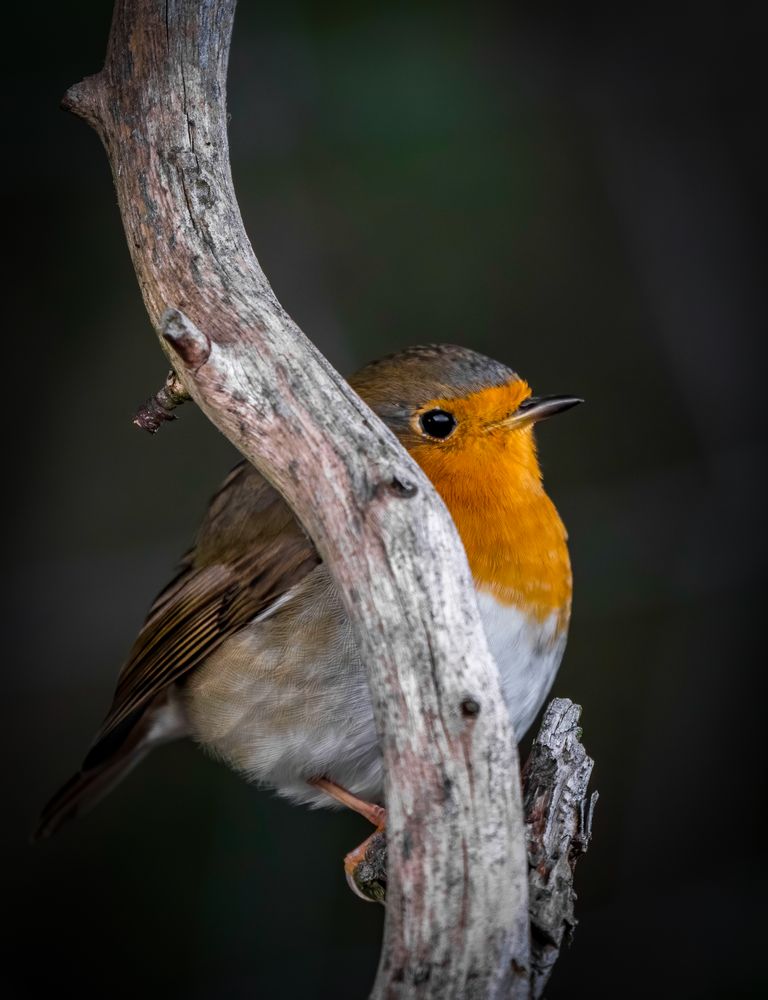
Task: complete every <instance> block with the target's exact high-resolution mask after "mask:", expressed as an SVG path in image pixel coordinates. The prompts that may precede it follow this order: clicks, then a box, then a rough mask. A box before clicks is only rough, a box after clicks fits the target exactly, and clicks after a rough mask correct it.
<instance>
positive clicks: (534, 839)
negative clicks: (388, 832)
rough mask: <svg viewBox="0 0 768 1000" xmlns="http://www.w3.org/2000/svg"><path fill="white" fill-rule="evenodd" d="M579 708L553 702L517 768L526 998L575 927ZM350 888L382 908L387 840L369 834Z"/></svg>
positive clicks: (584, 770)
mask: <svg viewBox="0 0 768 1000" xmlns="http://www.w3.org/2000/svg"><path fill="white" fill-rule="evenodd" d="M580 715H581V707H580V706H579V705H574V704H573V702H571V701H569V700H568V699H567V698H554V699H553V700H552V701H551V702H550V703H549V705H548V706H547V709H546V711H545V713H544V718H543V720H542V723H541V728H540V729H539V732H538V734H537V736H536V738H535V739H534V741H533V745H532V746H531V752H530V754H529V756H528V759H527V761H526V763H525V767H524V768H523V805H524V811H525V830H526V840H527V847H528V880H529V893H530V903H529V910H530V918H531V966H530V968H531V974H530V978H531V998H532V1000H536V998H538V997H541V996H542V995H543V992H544V988H545V986H546V984H547V981H548V980H549V976H550V974H551V972H552V969H553V967H554V964H555V962H556V961H557V958H558V956H559V954H560V948H561V947H562V944H563V941H564V940H566V939H567V938H569V937H570V935H571V934H572V932H573V929H574V927H575V926H576V923H577V921H576V917H575V915H574V903H575V900H576V893H575V892H574V888H573V879H574V869H575V867H576V861H577V860H578V858H579V857H580V856H581V855H582V854H584V853H585V852H586V850H587V847H588V846H589V840H590V837H591V833H592V813H593V811H594V808H595V803H596V802H597V797H598V796H597V792H593V793H592V794H591V795H589V793H588V786H589V779H590V775H591V773H592V767H593V764H594V762H593V761H592V760H591V758H590V757H588V756H587V752H586V750H585V749H584V747H583V746H582V744H581V730H580V729H579V727H578V721H579V716H580ZM352 877H353V878H354V880H355V882H356V884H357V887H358V889H359V890H360V891H361V892H362V893H363V895H365V896H367V897H368V898H369V899H371V900H373V901H375V902H379V903H383V902H384V901H385V899H386V894H387V840H386V837H385V836H384V834H383V833H380V834H376V836H375V837H373V839H372V840H371V843H370V845H369V847H368V850H367V851H366V854H365V858H364V860H363V861H361V862H360V864H359V865H358V866H357V867H356V868H355V869H354V871H353V872H352Z"/></svg>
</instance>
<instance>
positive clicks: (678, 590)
mask: <svg viewBox="0 0 768 1000" xmlns="http://www.w3.org/2000/svg"><path fill="white" fill-rule="evenodd" d="M110 12H111V4H110V2H109V0H99V2H81V3H78V4H76V5H74V7H72V6H68V5H57V6H54V5H50V6H49V7H48V8H46V6H45V5H43V6H42V7H41V6H40V5H34V6H33V5H28V10H27V11H26V13H25V12H24V11H17V12H16V15H15V16H16V17H18V18H19V19H20V21H19V25H20V30H21V31H22V32H23V33H22V35H21V36H17V35H13V36H11V35H9V36H8V37H9V38H11V37H13V38H17V37H19V38H20V39H21V40H20V42H19V44H18V46H16V45H15V44H14V45H13V46H10V43H9V46H10V47H12V48H17V51H16V53H15V57H14V53H12V52H11V53H9V54H8V61H7V62H6V72H7V80H6V81H5V83H4V86H3V100H4V104H5V110H4V121H5V126H6V128H5V131H6V136H7V137H8V139H9V144H8V146H7V149H6V152H5V156H4V158H3V169H4V171H5V172H6V180H5V183H4V184H3V190H2V196H3V219H4V223H5V226H6V249H7V250H10V256H11V257H12V258H13V259H12V261H11V266H13V265H15V267H14V270H13V273H12V276H11V279H10V281H9V282H8V287H7V289H6V293H5V302H6V306H5V323H6V335H5V342H6V351H8V349H9V348H10V352H9V353H7V354H6V359H7V360H6V369H5V370H6V391H5V398H4V405H5V413H6V422H5V431H4V435H3V443H4V458H5V463H4V464H5V468H6V486H5V489H4V491H3V493H4V498H5V500H6V501H7V502H9V503H10V505H11V507H10V510H9V512H8V514H7V515H6V521H5V523H6V525H8V526H9V527H10V531H9V532H8V533H7V534H8V538H7V541H6V546H7V548H6V551H7V553H8V557H9V558H8V564H9V572H7V573H6V574H5V581H6V588H7V594H6V597H5V606H6V610H7V611H8V612H9V616H8V627H7V629H6V633H5V635H6V643H7V646H6V656H5V659H6V671H5V697H4V699H3V705H4V706H5V707H4V713H3V718H2V735H3V739H4V743H5V747H4V754H3V758H4V761H5V762H6V764H7V769H6V770H7V773H6V775H5V777H4V779H3V786H4V791H5V800H6V809H5V811H4V820H3V823H2V827H1V829H2V837H3V855H2V858H3V865H2V867H3V879H4V882H5V883H6V885H5V888H4V890H3V898H4V904H5V905H4V909H5V911H6V915H7V916H8V917H9V918H10V923H9V928H8V930H7V931H6V934H5V936H4V944H5V945H6V946H9V948H10V951H9V956H8V957H7V958H6V959H5V960H4V961H3V963H2V971H1V972H0V980H5V982H3V985H4V986H6V990H5V995H6V996H9V997H28V996H31V995H37V994H39V993H43V994H45V993H48V994H54V993H55V994H56V995H58V994H64V993H71V994H73V995H75V996H78V997H81V998H90V997H103V996H105V995H109V996H111V997H123V996H125V997H135V996H143V997H152V996H155V995H157V996H164V997H185V998H200V1000H209V998H214V997H215V998H241V997H242V998H251V997H256V996H265V997H290V998H292V997H308V998H312V997H321V998H325V997H334V998H336V997H337V998H340V1000H341V998H358V997H363V996H365V994H366V990H367V989H368V987H369V986H370V984H371V982H372V979H373V976H374V973H375V969H376V962H377V956H378V947H379V935H380V930H381V923H382V916H383V911H382V910H381V909H380V908H379V907H375V906H366V905H364V904H363V903H361V902H360V901H358V900H357V899H356V898H354V897H353V896H352V895H351V894H350V893H349V892H348V890H347V888H346V885H345V882H344V879H343V877H342V873H341V868H340V862H341V857H342V855H343V854H344V852H345V851H346V850H348V849H349V848H350V847H352V846H354V845H355V844H356V843H358V842H359V841H360V840H361V839H362V837H363V836H364V835H367V832H368V831H367V829H366V827H365V824H364V823H363V821H362V820H360V819H359V818H358V817H355V816H351V815H340V814H330V813H328V814H325V813H322V812H308V811H306V810H300V809H296V808H294V807H291V806H289V805H286V804H284V803H282V802H280V801H277V800H276V799H274V798H273V797H272V796H270V795H269V794H268V793H264V792H259V791H257V790H255V789H253V788H250V787H248V786H247V785H246V784H245V783H244V782H243V781H242V780H240V779H239V778H237V777H236V776H235V775H233V774H231V773H230V772H229V771H227V770H225V769H224V768H223V767H221V766H218V765H216V764H215V763H213V762H211V761H210V760H208V759H206V758H205V757H204V756H203V755H202V754H201V753H200V752H198V751H197V750H195V749H194V748H193V747H192V746H188V745H179V746H175V747H170V748H167V749H165V750H163V751H160V752H158V753H156V754H155V755H154V756H153V757H151V758H150V759H149V760H147V761H146V762H145V763H144V764H143V765H142V766H141V767H140V769H139V770H137V771H136V772H134V774H133V775H132V776H131V777H130V778H129V779H128V780H127V781H126V782H125V784H124V785H123V786H122V787H120V789H119V790H118V791H117V792H115V793H114V794H113V795H112V796H111V797H110V798H109V799H108V800H106V801H105V802H104V803H103V804H102V805H101V806H100V807H99V808H98V809H97V810H96V811H95V812H94V813H92V814H91V815H90V816H88V817H87V818H86V819H84V820H82V821H81V822H79V823H78V824H77V825H75V826H71V827H69V828H67V830H66V831H65V832H62V834H61V835H60V836H59V837H57V838H56V839H54V840H52V841H50V842H47V843H44V844H42V845H39V846H37V847H36V848H34V849H32V848H30V847H29V846H28V844H27V835H28V832H29V830H30V829H31V827H32V826H33V824H34V821H35V817H36V814H37V811H38V810H39V808H40V806H41V805H42V804H43V802H44V801H45V799H46V798H47V797H48V796H49V794H50V793H52V792H53V791H54V789H55V788H56V787H57V785H58V784H59V783H60V782H61V781H62V780H63V779H65V778H66V777H68V775H69V774H70V773H71V772H72V771H73V769H74V768H75V767H76V766H77V764H78V763H79V760H80V758H81V756H82V754H83V752H84V750H85V748H86V746H87V744H88V742H89V740H90V738H91V736H92V734H93V733H94V731H95V729H96V728H97V726H98V723H99V722H100V720H101V717H102V715H103V713H104V711H105V709H106V707H107V704H108V701H109V699H110V696H111V692H112V688H113V684H114V681H115V677H116V672H117V669H118V667H119V665H120V663H121V660H122V658H123V657H124V655H125V653H126V651H127V649H128V647H129V645H130V643H131V641H132V639H133V637H134V635H135V632H136V630H137V628H138V627H139V625H140V622H141V620H142V617H143V614H144V613H145V611H146V609H147V606H148V604H149V602H150V600H151V598H152V597H153V595H154V593H155V592H156V591H157V590H158V589H159V588H160V587H161V586H162V585H163V584H164V583H165V582H166V581H167V579H168V578H169V575H170V573H171V572H172V569H173V566H174V564H175V562H176V560H177V558H178V557H179V556H180V554H181V553H182V552H183V550H184V549H185V547H186V546H187V544H188V542H189V541H190V540H191V538H192V536H193V534H194V531H195V528H196V525H197V522H198V519H199V517H200V516H201V514H202V511H203V509H204V507H205V504H206V501H207V499H208V497H209V496H210V495H211V493H212V492H213V491H214V490H215V488H216V486H217V484H218V482H219V480H220V479H221V477H222V476H223V475H224V474H225V473H226V472H227V470H228V469H229V468H230V466H231V465H232V464H233V463H234V462H235V460H236V458H237V456H236V455H235V454H234V452H233V450H232V448H231V447H230V446H229V445H228V444H227V443H226V442H225V441H224V440H223V439H222V438H221V437H219V436H218V434H217V432H216V431H214V429H213V428H212V427H211V426H210V425H209V424H208V423H207V422H206V420H205V419H204V418H202V417H201V415H200V414H199V413H198V412H196V411H195V409H194V408H193V407H192V406H189V407H186V408H184V409H183V410H182V411H180V414H179V417H180V419H179V420H178V422H177V423H175V424H173V425H168V426H166V427H165V428H164V429H163V430H162V432H161V433H160V434H159V435H158V436H157V437H156V438H154V439H152V438H150V437H149V436H147V435H145V434H142V433H141V432H139V431H138V430H137V429H136V428H134V427H133V426H132V424H131V417H132V415H133V413H134V411H135V409H136V407H137V406H138V404H139V403H140V402H142V401H143V399H145V398H146V397H147V396H148V395H149V394H150V393H152V392H153V391H154V390H155V389H156V388H157V387H159V385H160V384H161V382H162V379H163V377H164V374H165V370H166V369H165V365H164V359H163V357H162V355H161V353H160V351H159V350H158V347H157V343H156V340H155V336H154V334H153V332H152V330H151V329H150V328H149V325H148V321H147V318H146V315H145V312H144V309H143V306H142V303H141V299H140V296H139V292H138V288H137V285H136V281H135V279H134V275H133V272H132V268H131V264H130V260H129V257H128V253H127V250H126V247H125V244H124V241H123V235H122V230H121V227H120V221H119V217H118V213H117V209H116V205H115V199H114V195H113V190H112V183H111V179H110V176H109V172H108V167H107V162H106V158H105V156H104V154H103V152H102V150H101V148H100V146H99V143H98V140H97V138H96V136H95V134H94V133H93V132H91V131H90V130H89V129H88V128H87V127H86V126H85V125H84V124H83V123H82V122H79V121H76V120H75V119H73V118H71V117H70V116H67V115H65V114H63V113H62V112H60V111H59V110H58V101H59V99H60V97H61V95H62V94H63V93H64V91H65V89H66V88H67V86H68V85H70V84H71V83H73V82H75V81H76V80H78V79H79V78H80V77H82V76H84V75H86V74H88V73H91V72H94V71H96V70H97V69H98V68H99V67H100V66H101V63H102V59H103V53H104V48H105V43H106V37H107V31H108V27H109V20H110ZM757 12H758V6H757V5H739V7H738V10H736V9H734V5H728V6H727V7H726V5H724V4H723V5H720V6H719V9H718V7H707V6H706V5H696V6H694V5H686V6H682V5H681V6H680V7H679V8H678V9H677V10H676V11H675V10H674V8H672V7H668V9H667V10H666V11H665V12H664V13H660V14H658V15H657V14H653V13H651V12H650V10H648V9H647V7H646V5H640V4H635V5H633V4H623V5H611V6H610V7H609V6H606V8H605V9H603V10H598V9H594V10H590V9H589V7H587V6H584V5H573V7H569V6H565V5H564V6H563V8H562V9H561V10H559V11H558V10H557V9H555V8H551V7H549V6H547V7H546V9H544V8H543V7H541V6H540V5H534V4H512V5H510V6H509V7H508V8H507V9H505V10H503V11H502V10H500V9H495V8H493V7H485V6H480V5H469V4H467V5H465V6H462V7H455V6H449V5H445V4H441V5H427V4H424V5H405V4H397V3H393V4H387V5H381V6H380V7H379V8H378V9H374V8H371V9H367V8H366V9H361V8H359V7H358V5H353V4H342V3H338V4H337V3H327V4H323V5H320V4H313V3H306V2H297V0H283V2H281V3H280V4H272V5H266V4H258V3H243V4H242V7H241V9H240V12H239V15H238V21H237V23H236V30H235V38H234V42H233V47H232V56H231V73H230V97H229V104H230V111H231V114H232V119H231V144H232V163H233V172H234V177H235V184H236V187H237V190H238V194H239V198H240V204H241V207H242V211H243V215H244V218H245V222H246V225H247V228H248V230H249V233H250V236H251V238H252V241H253V244H254V247H255V249H256V252H257V255H258V256H259V259H260V261H261V263H262V265H263V267H264V269H265V271H266V273H267V275H268V276H269V278H270V279H271V281H272V284H273V286H274V288H275V291H276V293H277V295H278V297H279V298H280V300H281V301H282V303H283V304H284V305H285V307H286V308H287V309H288V311H289V312H290V313H291V314H292V315H293V316H294V317H295V319H296V320H297V321H298V322H299V324H300V325H301V326H302V328H303V329H304V330H305V331H306V332H307V334H308V335H309V336H310V337H311V338H312V339H313V340H314V341H315V342H316V343H317V344H318V346H319V347H320V348H321V350H322V351H323V352H324V353H325V354H326V355H327V356H328V357H329V359H330V360H331V361H332V363H333V364H334V365H336V366H337V367H338V368H339V369H340V370H341V371H342V372H345V373H349V372H351V371H353V370H354V369H355V368H357V367H358V366H359V365H360V364H362V363H363V362H365V361H367V360H369V359H371V358H373V357H375V356H377V355H380V354H382V353H386V352H389V351H392V350H395V349H397V348H400V347H403V346H405V345H408V344H413V343H419V342H425V341H426V342H429V341H447V342H456V343H460V344H464V345H466V346H469V347H472V348H475V349H477V350H479V351H482V352H485V353H487V354H490V355H492V356H494V357H496V358H499V359H500V360H502V361H504V362H507V363H510V364H511V365H513V366H514V367H515V368H516V369H517V370H518V371H519V372H521V373H522V374H523V375H524V376H525V377H526V378H528V379H529V380H530V381H531V382H532V384H533V386H534V387H535V389H536V390H537V391H539V392H544V393H550V392H555V393H561V392H575V393H578V394H581V395H583V396H585V397H586V399H587V400H588V405H587V406H585V407H582V408H580V409H579V410H577V411H575V412H574V413H573V414H570V415H568V417H567V418H564V419H563V420H562V422H561V421H557V422H554V423H553V424H551V425H546V426H545V427H543V428H542V429H541V431H540V434H539V440H540V447H541V453H542V458H543V465H544V470H545V477H546V481H547V484H548V487H549V490H550V493H551V494H552V495H553V497H554V498H555V500H556V502H557V504H558V506H559V508H560V510H561V512H562V514H563V517H564V520H565V521H566V523H567V525H568V527H569V529H570V534H571V541H572V554H573V563H574V570H575V604H574V618H573V626H572V633H571V640H570V644H569V647H568V651H567V654H566V657H565V661H564V665H563V667H562V669H561V672H560V675H559V677H558V679H557V682H556V685H555V690H554V693H555V694H558V695H567V696H568V697H570V698H572V699H574V700H575V701H577V702H579V703H581V704H582V705H583V706H584V713H583V724H584V742H585V744H586V746H587V748H588V750H589V752H590V753H591V754H592V756H593V757H594V758H595V760H596V762H597V763H596V767H595V772H594V785H595V787H597V788H598V789H599V791H600V796H601V797H600V803H599V806H598V810H597V814H596V818H595V832H594V841H593V845H592V849H591V852H590V853H589V855H588V856H587V857H586V858H585V859H584V860H583V861H582V862H581V863H580V866H579V869H578V871H577V888H578V892H579V906H578V915H579V918H580V925H579V927H578V930H577V933H576V936H575V941H574V944H573V946H572V947H571V948H569V949H567V950H566V951H565V952H564V954H563V955H562V957H561V960H560V962H559V964H558V966H557V968H556V971H555V974H554V977H553V980H552V983H551V988H550V990H549V993H548V995H549V996H550V997H551V998H553V1000H554V998H559V997H573V996H590V997H600V998H602V997H611V998H613V997H616V996H622V997H644V996H649V995H651V994H653V995H654V996H663V997H676V998H681V997H684V998H688V997H701V998H714V997H753V996H754V997H757V996H765V995H766V991H767V990H768V973H767V972H766V969H765V965H764V960H763V958H762V955H763V953H764V943H763V942H764V932H765V930H766V926H765V924H766V922H765V894H766V888H768V887H766V885H765V881H766V879H765V870H766V869H765V862H766V846H765V837H764V832H763V831H764V827H762V826H761V825H760V822H759V820H760V806H761V805H762V802H763V801H764V794H765V793H764V788H765V782H764V779H765V760H766V757H765V715H764V707H763V706H764V702H763V701H761V699H760V697H759V693H758V685H759V681H760V680H761V679H762V674H763V672H764V670H765V665H764V664H765V656H764V654H761V653H760V648H761V646H760V643H761V642H762V641H764V633H765V629H764V625H761V624H760V622H761V618H762V616H763V615H764V614H765V610H764V609H765V604H764V599H765V598H764V594H763V593H762V592H761V584H762V577H763V568H764V565H765V560H766V533H765V517H764V508H765V494H764V478H763V473H762V458H761V445H762V440H763V430H764V427H763V412H764V409H765V403H764V399H763V397H764V393H765V388H764V384H763V383H764V377H765V376H764V357H763V342H764V336H765V326H766V314H767V310H766V294H765V288H766V285H765V279H764V275H763V273H761V271H760V270H759V268H758V260H759V257H758V242H759V240H760V238H761V235H762V232H763V229H764V223H765V212H766V185H765V177H766V163H765V159H764V157H763V152H762V149H761V145H762V140H763V138H764V132H765V120H766V119H765V99H764V95H763V93H762V92H761V89H762V88H761V84H762V82H763V79H764V52H763V49H764V45H763V44H762V43H761V37H764V36H761V34H760V32H759V31H758V23H757ZM6 273H7V271H6ZM9 383H10V393H9ZM761 662H762V663H763V667H760V663H761Z"/></svg>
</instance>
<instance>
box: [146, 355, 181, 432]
mask: <svg viewBox="0 0 768 1000" xmlns="http://www.w3.org/2000/svg"><path fill="white" fill-rule="evenodd" d="M189 398H190V395H189V393H188V392H187V390H186V389H185V388H184V385H183V383H182V381H181V379H180V378H179V376H178V375H177V374H176V372H175V371H173V370H171V371H169V372H168V376H167V377H166V380H165V383H164V384H163V385H162V386H161V387H160V388H159V389H158V390H157V392H156V393H155V394H154V396H150V397H149V399H148V400H147V401H146V403H143V404H142V405H141V406H140V407H139V409H138V410H137V411H136V414H135V416H134V418H133V422H134V423H135V424H136V426H137V427H140V428H141V429H142V430H143V431H149V433H150V434H157V432H158V431H159V430H160V428H161V427H162V425H163V424H164V423H166V422H167V421H169V420H175V419H176V414H175V413H174V412H173V411H174V410H175V409H176V407H177V406H181V404H182V403H186V402H187V400H188V399H189Z"/></svg>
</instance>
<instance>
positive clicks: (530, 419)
mask: <svg viewBox="0 0 768 1000" xmlns="http://www.w3.org/2000/svg"><path fill="white" fill-rule="evenodd" d="M583 402H584V400H583V399H579V397H578V396H531V397H530V398H528V399H526V400H525V402H523V403H521V404H520V406H518V408H517V409H516V410H515V412H514V413H513V414H512V415H511V416H509V417H507V418H506V420H502V421H501V423H502V424H503V425H504V426H505V427H525V426H526V425H527V424H536V423H538V422H539V421H540V420H546V419H547V418H548V417H554V415H555V414H556V413H565V411H566V410H570V409H571V407H572V406H578V404H579V403H583Z"/></svg>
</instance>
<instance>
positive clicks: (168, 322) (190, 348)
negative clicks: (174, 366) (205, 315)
mask: <svg viewBox="0 0 768 1000" xmlns="http://www.w3.org/2000/svg"><path fill="white" fill-rule="evenodd" d="M160 331H161V335H162V337H163V340H165V341H166V342H167V343H168V344H170V345H171V347H172V348H173V349H174V351H175V352H176V353H177V354H178V355H179V357H180V358H181V360H182V361H183V362H184V364H185V365H186V366H187V368H192V369H197V368H200V366H201V365H204V364H205V362H206V361H207V360H208V358H209V357H210V354H211V342H210V340H209V339H208V337H207V336H206V335H205V334H204V333H203V331H202V330H198V328H197V327H196V326H195V324H194V323H193V322H192V321H191V320H190V319H189V318H188V317H187V316H185V315H184V313H183V312H181V311H180V310H179V309H166V311H165V312H164V313H163V318H162V319H161V321H160Z"/></svg>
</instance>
